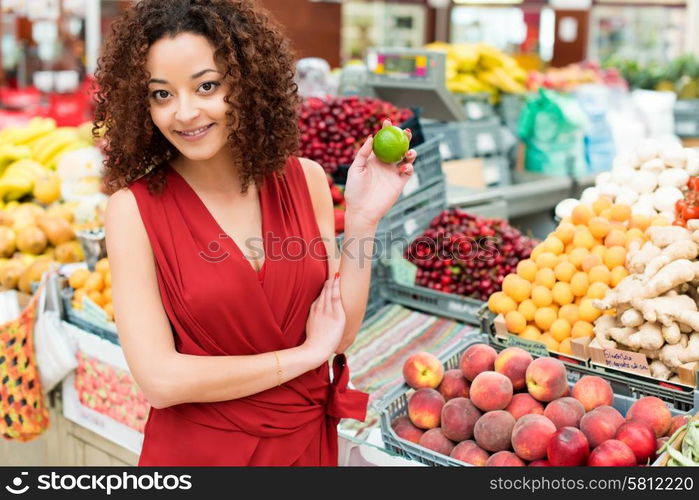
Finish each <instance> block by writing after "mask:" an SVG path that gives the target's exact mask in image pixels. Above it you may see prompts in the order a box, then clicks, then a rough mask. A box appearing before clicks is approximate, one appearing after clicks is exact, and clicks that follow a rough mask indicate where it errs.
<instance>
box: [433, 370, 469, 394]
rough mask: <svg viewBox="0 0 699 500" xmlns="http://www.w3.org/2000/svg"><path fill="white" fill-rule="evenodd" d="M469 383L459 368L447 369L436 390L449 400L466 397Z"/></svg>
mask: <svg viewBox="0 0 699 500" xmlns="http://www.w3.org/2000/svg"><path fill="white" fill-rule="evenodd" d="M470 385H471V384H469V382H468V380H466V379H465V378H464V375H463V373H461V370H458V369H457V370H447V371H446V372H444V377H443V378H442V383H441V384H439V387H437V390H438V391H439V392H440V394H441V395H442V396H444V399H445V400H446V401H449V400H450V399H453V398H467V397H468V391H469V387H470Z"/></svg>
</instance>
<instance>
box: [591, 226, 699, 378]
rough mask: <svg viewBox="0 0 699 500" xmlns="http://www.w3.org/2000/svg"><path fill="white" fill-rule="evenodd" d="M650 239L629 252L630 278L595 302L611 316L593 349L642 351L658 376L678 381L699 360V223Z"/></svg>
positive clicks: (598, 326) (601, 323)
mask: <svg viewBox="0 0 699 500" xmlns="http://www.w3.org/2000/svg"><path fill="white" fill-rule="evenodd" d="M647 235H648V237H649V241H646V242H645V243H643V244H642V246H641V244H640V243H638V242H633V243H632V244H631V246H630V248H629V252H628V254H627V257H626V268H627V269H628V271H629V273H630V274H629V276H627V277H626V278H624V279H623V280H622V281H621V282H620V283H619V284H618V285H617V286H616V287H615V288H614V289H613V290H611V291H609V292H607V294H606V295H605V297H604V299H596V300H595V301H594V302H593V305H594V306H595V307H597V308H598V309H601V310H604V311H609V312H608V313H607V314H603V315H602V316H600V317H599V318H598V319H597V321H596V322H595V328H594V331H595V338H594V339H593V340H592V342H591V344H590V345H595V346H598V347H602V348H605V349H623V350H631V351H636V352H641V353H643V354H645V355H646V356H647V358H648V359H649V360H651V363H650V370H651V375H652V376H653V377H656V378H660V379H663V380H672V381H678V378H677V375H676V374H677V370H678V368H679V367H680V365H682V364H685V363H691V362H694V361H699V310H698V308H697V303H698V302H699V288H698V287H699V220H696V219H695V220H690V221H689V222H688V224H687V228H684V227H681V226H651V227H649V228H648V230H647Z"/></svg>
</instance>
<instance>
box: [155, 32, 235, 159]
mask: <svg viewBox="0 0 699 500" xmlns="http://www.w3.org/2000/svg"><path fill="white" fill-rule="evenodd" d="M146 70H147V71H148V72H149V73H150V78H151V79H150V81H149V82H148V101H149V103H150V114H151V118H152V119H153V123H154V124H155V126H156V127H158V129H159V130H160V132H161V133H162V134H163V135H164V136H165V137H166V138H167V140H168V141H170V142H171V143H172V144H173V146H175V147H176V148H177V150H178V151H179V152H180V153H181V154H182V155H183V156H185V157H186V158H188V159H190V160H197V161H201V160H208V159H210V158H213V157H214V156H215V155H216V154H218V153H219V151H221V150H222V148H224V147H226V146H227V141H228V140H227V137H228V127H227V122H228V119H227V117H226V111H227V110H228V109H229V104H227V103H226V102H225V101H224V97H225V96H226V94H227V93H228V89H227V88H226V87H225V86H224V85H223V82H222V78H223V73H222V72H221V68H220V66H219V65H217V64H216V61H215V59H214V48H213V47H212V45H211V44H210V43H209V41H208V40H207V39H206V38H205V37H203V36H201V35H197V34H194V33H181V34H178V35H176V36H175V37H173V38H169V37H166V38H161V39H160V40H158V41H156V42H155V43H153V44H152V45H151V46H150V48H149V49H148V54H147V61H146Z"/></svg>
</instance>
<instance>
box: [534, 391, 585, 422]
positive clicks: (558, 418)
mask: <svg viewBox="0 0 699 500" xmlns="http://www.w3.org/2000/svg"><path fill="white" fill-rule="evenodd" d="M583 415H585V408H583V405H582V403H581V402H580V401H578V400H577V399H575V398H569V397H564V398H559V399H556V400H555V401H551V402H550V403H549V404H548V405H546V409H545V410H544V416H545V417H547V418H548V419H549V420H551V422H553V424H554V425H555V426H556V429H560V428H561V427H578V426H579V425H580V419H581V418H582V417H583Z"/></svg>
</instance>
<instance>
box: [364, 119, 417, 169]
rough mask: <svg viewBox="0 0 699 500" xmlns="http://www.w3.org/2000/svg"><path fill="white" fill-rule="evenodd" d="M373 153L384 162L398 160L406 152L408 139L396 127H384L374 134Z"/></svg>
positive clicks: (408, 144) (408, 143)
mask: <svg viewBox="0 0 699 500" xmlns="http://www.w3.org/2000/svg"><path fill="white" fill-rule="evenodd" d="M373 147H374V154H375V155H376V157H377V158H378V159H379V160H381V161H382V162H384V163H396V162H399V161H400V160H401V159H402V158H403V157H404V156H405V153H407V152H408V148H409V147H410V141H409V140H408V136H407V135H405V132H403V130H401V129H400V128H398V127H395V126H390V127H384V128H382V129H381V130H379V132H378V133H377V134H376V135H375V136H374V146H373Z"/></svg>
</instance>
